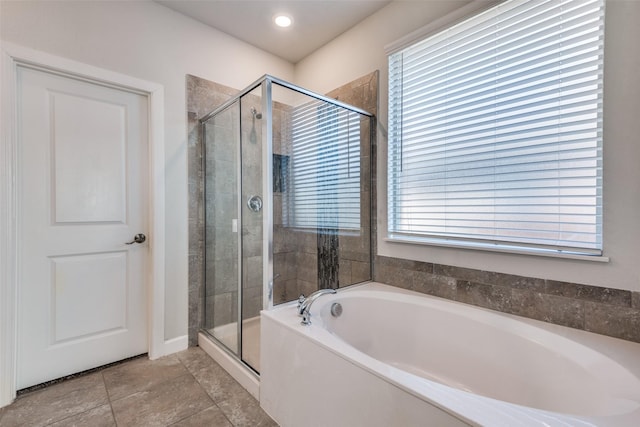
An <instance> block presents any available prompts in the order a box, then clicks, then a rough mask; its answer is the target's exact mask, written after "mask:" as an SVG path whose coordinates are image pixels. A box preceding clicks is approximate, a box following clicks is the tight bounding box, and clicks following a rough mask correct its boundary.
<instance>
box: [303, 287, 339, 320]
mask: <svg viewBox="0 0 640 427" xmlns="http://www.w3.org/2000/svg"><path fill="white" fill-rule="evenodd" d="M336 292H337V291H336V290H335V289H318V290H317V291H315V292H314V293H312V294H311V295H309V296H308V297H306V298H305V299H304V301H302V303H301V304H300V307H299V308H298V314H299V315H301V316H302V322H300V323H302V324H303V325H310V324H311V311H310V310H311V305H312V304H313V302H314V301H315V300H317V299H318V298H320V297H321V296H322V295H325V294H335V293H336Z"/></svg>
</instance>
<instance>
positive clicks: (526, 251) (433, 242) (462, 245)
mask: <svg viewBox="0 0 640 427" xmlns="http://www.w3.org/2000/svg"><path fill="white" fill-rule="evenodd" d="M384 241H385V242H388V243H400V244H411V245H420V246H436V247H443V248H453V249H470V250H476V251H478V250H479V251H486V252H498V253H505V254H515V255H533V256H542V257H549V258H563V259H571V260H577V261H591V262H604V263H607V262H609V257H606V256H602V255H582V254H575V253H566V252H557V251H551V250H545V249H535V248H526V247H507V246H499V245H490V244H486V243H471V242H454V241H443V240H437V239H429V238H419V237H413V238H412V237H408V236H398V237H386V238H385V239H384Z"/></svg>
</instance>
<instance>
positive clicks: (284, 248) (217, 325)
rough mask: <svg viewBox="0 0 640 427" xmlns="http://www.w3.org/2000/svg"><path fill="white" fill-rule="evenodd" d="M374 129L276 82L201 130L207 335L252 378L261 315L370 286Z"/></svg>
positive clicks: (349, 111)
mask: <svg viewBox="0 0 640 427" xmlns="http://www.w3.org/2000/svg"><path fill="white" fill-rule="evenodd" d="M372 121H373V117H372V115H371V114H369V113H367V112H365V111H363V110H360V109H358V108H355V107H352V106H349V105H346V104H343V103H341V102H339V101H336V100H333V99H330V98H326V97H324V96H321V95H317V94H314V93H312V92H310V91H307V90H304V89H302V88H299V87H297V86H295V85H292V84H290V83H287V82H284V81H282V80H279V79H276V78H274V77H271V76H264V77H262V78H261V79H259V80H258V81H257V82H255V83H254V84H252V85H251V86H249V87H248V88H247V89H245V90H243V91H242V92H241V93H240V94H239V95H238V96H236V97H235V98H233V99H231V100H230V101H228V102H227V103H225V104H224V105H222V106H221V107H219V108H218V109H216V110H215V111H213V112H211V113H209V114H207V115H206V116H204V117H203V118H202V119H200V123H201V126H202V132H201V135H202V138H203V144H202V146H203V150H204V152H203V159H204V160H203V161H204V165H203V168H204V206H205V254H204V260H205V272H204V275H205V295H204V298H205V301H204V304H203V306H204V308H205V313H204V325H203V331H204V332H205V333H206V334H207V335H208V336H209V337H211V338H213V340H214V341H215V342H216V343H218V344H219V345H221V346H222V347H223V348H224V349H225V350H226V351H227V352H228V353H230V354H232V355H233V357H235V358H237V360H239V361H241V362H242V363H244V364H245V365H246V366H248V367H249V368H251V370H252V371H254V372H255V373H259V372H260V310H262V309H270V308H271V307H272V306H273V305H275V304H281V303H284V302H288V301H291V300H295V299H297V298H298V296H299V295H300V294H305V295H308V294H309V293H311V292H313V291H315V290H317V289H320V288H329V287H330V288H338V287H344V286H348V285H352V284H355V283H359V282H364V281H367V280H370V279H371V266H372V262H371V253H372V252H371V194H370V191H371V186H370V184H371V130H372V128H373V126H372Z"/></svg>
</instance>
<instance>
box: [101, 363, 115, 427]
mask: <svg viewBox="0 0 640 427" xmlns="http://www.w3.org/2000/svg"><path fill="white" fill-rule="evenodd" d="M100 376H101V377H102V384H103V385H104V390H105V391H106V393H107V400H108V401H109V409H111V416H112V417H113V422H114V423H115V425H116V427H117V426H118V419H117V418H116V412H115V411H114V410H113V403H112V402H111V394H110V393H109V388H108V387H107V380H105V379H104V371H102V372H100Z"/></svg>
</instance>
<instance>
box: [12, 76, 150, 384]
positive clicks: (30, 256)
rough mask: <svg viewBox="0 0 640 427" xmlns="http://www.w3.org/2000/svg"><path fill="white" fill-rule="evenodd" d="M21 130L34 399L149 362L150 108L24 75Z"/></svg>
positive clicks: (24, 366) (24, 311) (23, 356)
mask: <svg viewBox="0 0 640 427" xmlns="http://www.w3.org/2000/svg"><path fill="white" fill-rule="evenodd" d="M18 120H19V123H18V130H19V194H20V211H21V217H20V221H19V234H20V236H19V240H20V244H19V246H20V257H19V258H20V265H19V275H20V277H19V292H18V293H19V304H18V379H17V380H18V381H17V386H18V388H24V387H28V386H30V385H34V384H38V383H41V382H44V381H47V380H51V379H54V378H59V377H62V376H65V375H69V374H71V373H75V372H79V371H83V370H86V369H90V368H93V367H96V366H100V365H103V364H106V363H110V362H114V361H117V360H121V359H124V358H127V357H130V356H134V355H137V354H141V353H145V352H146V351H147V348H148V344H147V310H146V282H145V276H146V271H147V263H148V260H147V258H148V255H149V254H148V252H149V251H148V243H143V244H133V245H126V244H125V242H130V241H131V240H132V239H133V236H134V235H135V234H137V233H145V234H146V233H147V231H148V219H147V218H148V210H147V203H146V202H147V200H148V196H147V189H148V184H147V176H148V172H147V171H148V164H147V163H148V159H147V152H148V135H147V121H148V99H147V97H145V96H143V95H140V94H136V93H132V92H128V91H125V90H120V89H116V88H111V87H106V86H102V85H98V84H94V83H90V82H87V81H81V80H76V79H74V78H71V77H66V76H61V75H57V74H51V73H47V72H44V71H39V70H33V69H29V68H23V67H19V68H18ZM149 237H152V236H149ZM147 242H148V240H147Z"/></svg>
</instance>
